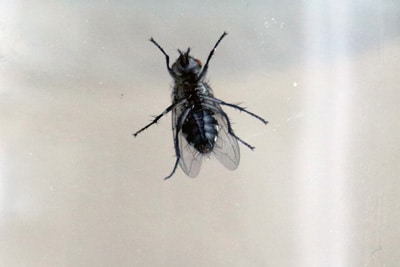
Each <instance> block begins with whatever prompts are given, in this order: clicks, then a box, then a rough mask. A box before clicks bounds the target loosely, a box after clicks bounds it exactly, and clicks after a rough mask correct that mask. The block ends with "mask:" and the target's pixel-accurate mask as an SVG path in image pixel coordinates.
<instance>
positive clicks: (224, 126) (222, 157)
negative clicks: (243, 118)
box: [213, 103, 240, 170]
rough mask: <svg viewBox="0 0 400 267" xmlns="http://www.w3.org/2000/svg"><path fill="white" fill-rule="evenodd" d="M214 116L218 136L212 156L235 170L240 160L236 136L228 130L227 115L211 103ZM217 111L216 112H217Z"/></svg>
mask: <svg viewBox="0 0 400 267" xmlns="http://www.w3.org/2000/svg"><path fill="white" fill-rule="evenodd" d="M213 106H214V108H213V110H214V111H215V118H216V120H217V121H218V127H219V129H218V136H217V140H216V143H215V146H214V149H213V153H214V156H215V157H216V158H217V159H218V161H219V162H221V163H222V165H224V166H225V167H226V168H227V169H229V170H235V169H236V168H237V167H238V166H239V162H240V150H239V145H238V142H237V140H236V138H235V137H234V136H233V135H231V134H230V133H229V131H228V129H229V126H228V124H229V123H230V122H229V121H228V117H225V116H224V115H223V111H222V109H221V107H220V106H219V105H218V104H215V103H213ZM217 111H218V112H217Z"/></svg>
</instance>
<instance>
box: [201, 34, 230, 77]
mask: <svg viewBox="0 0 400 267" xmlns="http://www.w3.org/2000/svg"><path fill="white" fill-rule="evenodd" d="M226 35H228V33H227V32H224V33H223V34H222V35H221V36H220V37H219V39H218V41H217V42H216V43H215V45H214V47H213V49H212V50H211V51H210V54H209V55H208V58H207V61H206V64H205V65H204V67H203V70H202V71H201V73H200V75H199V81H200V80H201V79H202V78H203V76H204V75H205V74H206V72H207V69H208V63H209V62H210V59H211V58H212V56H213V55H214V52H215V50H216V49H217V46H218V45H219V43H220V42H221V41H222V39H223V38H224V37H225V36H226Z"/></svg>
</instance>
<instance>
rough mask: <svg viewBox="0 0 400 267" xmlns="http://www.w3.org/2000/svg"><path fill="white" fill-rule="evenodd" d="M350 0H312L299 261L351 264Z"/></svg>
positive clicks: (299, 208) (300, 187) (309, 4)
mask: <svg viewBox="0 0 400 267" xmlns="http://www.w3.org/2000/svg"><path fill="white" fill-rule="evenodd" d="M349 11H350V9H349V4H348V3H347V2H346V1H345V0H336V1H334V0H330V1H317V0H311V1H307V2H306V5H305V33H306V47H307V48H306V52H305V57H306V66H305V69H306V71H305V78H304V83H303V84H304V86H303V88H304V87H306V88H304V93H305V94H304V102H303V105H304V107H303V109H304V110H306V111H307V114H309V116H307V117H306V120H305V124H304V126H303V127H304V128H303V131H302V132H301V133H300V141H299V147H298V168H297V169H296V175H297V179H298V182H299V183H298V184H296V186H298V192H297V194H296V196H297V197H298V199H297V200H298V201H297V204H298V206H297V220H298V236H297V240H296V242H297V247H298V250H297V251H298V255H297V262H298V266H346V262H347V260H348V259H347V245H348V242H349V240H348V238H349V235H348V227H349V223H348V219H347V217H346V216H347V207H348V205H347V201H348V199H347V192H346V181H347V173H346V156H347V146H348V134H349V131H348V125H349V119H348V115H349V113H348V112H349V101H350V99H349V95H350V94H349V92H350V91H351V68H350V67H349V64H348V63H347V62H346V55H348V52H349V51H348V48H349V46H348V35H349V33H348V30H347V29H348V28H350V27H351V17H350V14H349Z"/></svg>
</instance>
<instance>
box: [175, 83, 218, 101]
mask: <svg viewBox="0 0 400 267" xmlns="http://www.w3.org/2000/svg"><path fill="white" fill-rule="evenodd" d="M203 96H209V97H213V96H214V95H213V91H212V89H211V87H210V86H209V85H208V84H207V83H206V82H197V83H194V84H192V83H188V82H183V83H179V82H175V85H174V88H173V92H172V99H173V101H175V102H176V101H180V100H183V99H186V100H188V101H189V102H191V101H195V102H197V101H198V100H199V99H201V98H202V97H203Z"/></svg>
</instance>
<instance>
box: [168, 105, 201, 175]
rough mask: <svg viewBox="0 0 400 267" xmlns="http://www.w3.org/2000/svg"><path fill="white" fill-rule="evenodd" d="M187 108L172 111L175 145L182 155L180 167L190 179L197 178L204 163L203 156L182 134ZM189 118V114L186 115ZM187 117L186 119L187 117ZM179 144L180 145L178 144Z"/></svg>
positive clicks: (177, 108)
mask: <svg viewBox="0 0 400 267" xmlns="http://www.w3.org/2000/svg"><path fill="white" fill-rule="evenodd" d="M185 113H186V112H185V107H184V106H178V107H176V108H175V109H174V110H172V128H173V135H174V144H175V146H176V145H178V147H177V148H176V147H175V149H178V151H179V153H180V159H179V166H181V168H182V170H183V171H184V172H185V173H186V175H187V176H189V177H193V178H194V177H196V176H197V175H198V174H199V172H200V167H201V163H202V155H201V154H200V153H199V152H198V151H197V150H196V149H195V148H194V147H193V146H192V145H190V144H189V143H188V142H187V141H186V138H185V137H184V136H183V134H182V125H181V124H182V123H183V121H184V119H185V118H182V116H185ZM186 116H187V114H186ZM186 116H185V117H186ZM178 129H179V133H178V138H177V140H175V138H176V132H177V131H178ZM176 142H178V144H177V143H176Z"/></svg>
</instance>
